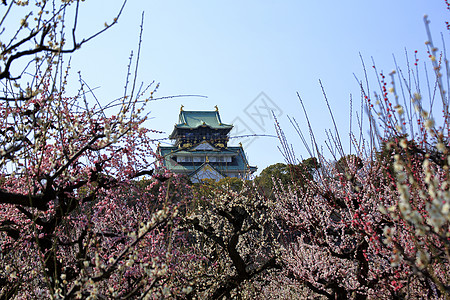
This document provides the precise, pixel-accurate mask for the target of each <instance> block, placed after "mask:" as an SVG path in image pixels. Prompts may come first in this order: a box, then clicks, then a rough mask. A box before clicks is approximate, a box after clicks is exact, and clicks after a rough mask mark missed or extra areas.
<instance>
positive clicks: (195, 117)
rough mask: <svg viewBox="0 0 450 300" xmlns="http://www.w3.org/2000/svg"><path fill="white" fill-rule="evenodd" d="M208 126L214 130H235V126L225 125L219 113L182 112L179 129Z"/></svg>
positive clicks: (177, 125)
mask: <svg viewBox="0 0 450 300" xmlns="http://www.w3.org/2000/svg"><path fill="white" fill-rule="evenodd" d="M204 125H207V126H209V127H211V128H214V129H228V128H230V129H231V128H233V125H228V124H223V123H222V121H221V120H220V115H219V112H218V111H184V110H182V111H180V116H179V118H178V124H176V127H177V128H198V127H200V126H204Z"/></svg>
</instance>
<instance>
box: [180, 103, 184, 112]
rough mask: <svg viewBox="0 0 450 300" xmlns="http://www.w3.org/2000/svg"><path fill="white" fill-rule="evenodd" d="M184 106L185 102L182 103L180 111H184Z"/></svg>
mask: <svg viewBox="0 0 450 300" xmlns="http://www.w3.org/2000/svg"><path fill="white" fill-rule="evenodd" d="M183 107H184V105H183V104H181V107H180V112H182V111H183Z"/></svg>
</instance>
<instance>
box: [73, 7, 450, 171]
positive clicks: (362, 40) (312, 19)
mask: <svg viewBox="0 0 450 300" xmlns="http://www.w3.org/2000/svg"><path fill="white" fill-rule="evenodd" d="M120 6H121V1H118V0H114V1H108V2H107V5H105V4H104V2H103V3H101V2H100V1H86V2H84V3H83V5H82V10H81V13H80V17H81V20H80V25H81V26H80V28H79V34H80V35H82V34H84V33H85V34H88V33H89V32H94V31H95V29H97V28H101V27H102V26H103V24H104V22H105V21H106V22H108V23H109V22H110V21H111V20H112V18H113V17H114V14H115V12H116V11H118V10H119V8H120ZM142 11H145V21H144V33H143V43H142V52H141V61H140V66H139V81H143V82H144V83H150V82H152V81H153V80H155V81H156V82H159V83H160V89H159V91H158V93H157V96H161V97H162V96H170V95H188V94H197V95H204V96H206V97H207V98H200V97H181V98H176V99H171V100H165V101H159V102H154V103H152V105H151V106H150V107H149V109H150V110H151V114H150V117H151V119H150V120H149V122H147V124H146V126H148V127H150V128H153V129H157V130H161V131H164V132H165V133H166V134H163V135H161V136H159V137H166V136H167V135H168V134H169V133H170V132H171V131H172V129H173V125H174V124H175V122H176V121H177V118H178V112H179V109H180V105H181V104H183V105H184V109H185V110H212V109H214V106H215V105H218V107H219V109H220V113H221V117H222V121H223V122H225V123H231V122H234V123H239V127H240V128H241V133H242V134H243V133H244V132H243V130H244V129H245V130H246V131H247V132H248V133H252V132H254V133H257V134H266V135H274V134H275V130H274V126H273V120H269V119H268V118H267V119H265V117H264V116H263V115H266V113H267V111H265V110H264V105H262V104H263V103H265V104H267V105H266V106H271V107H272V108H273V107H275V109H276V111H275V113H276V114H277V115H278V116H279V122H280V123H281V124H282V127H283V129H284V130H285V132H286V135H287V137H288V139H289V141H290V142H291V143H292V144H293V145H294V149H295V152H296V154H297V156H298V157H303V158H307V157H308V153H307V151H306V150H305V148H304V146H303V145H302V144H301V142H300V139H299V138H298V137H296V135H295V132H294V130H293V129H292V126H291V125H290V124H289V121H288V119H287V116H290V117H294V118H296V119H297V121H298V122H299V123H300V125H301V126H305V121H304V117H303V113H302V111H301V106H300V104H299V102H298V99H297V96H296V93H297V92H298V93H299V94H300V95H301V97H302V99H303V101H304V103H305V106H306V109H307V110H308V112H309V118H310V120H311V122H312V124H313V127H314V130H315V133H316V137H317V139H318V141H319V142H320V143H322V141H324V140H325V139H326V136H325V134H324V131H325V129H327V128H332V122H331V120H330V118H329V115H328V111H327V108H326V104H325V102H324V100H323V99H324V98H323V95H322V91H321V88H320V85H319V79H320V80H321V81H322V83H323V85H324V88H325V91H326V93H327V97H328V100H329V102H330V105H331V107H332V109H333V111H334V113H335V117H336V121H337V125H338V127H339V130H340V131H341V136H342V137H343V138H344V140H346V137H347V136H348V129H349V126H348V124H349V97H350V94H352V95H353V98H354V101H355V102H356V103H359V96H360V91H359V86H358V83H357V81H356V80H355V78H354V74H356V76H358V77H360V78H361V77H362V74H363V69H362V66H361V61H360V57H359V53H361V55H362V56H363V58H364V59H365V61H366V64H367V65H369V66H371V65H372V63H371V57H373V58H374V60H375V62H376V65H377V67H378V69H379V70H383V71H385V72H386V73H389V72H390V71H391V70H392V69H393V68H394V63H393V55H395V56H396V59H397V61H398V62H399V64H400V65H401V66H403V65H405V58H404V57H405V49H407V50H408V51H409V52H410V53H413V52H414V50H418V51H419V55H421V57H422V58H423V59H425V57H426V48H425V44H424V42H425V41H426V40H427V37H426V33H425V27H424V25H423V16H424V14H428V15H429V18H430V20H431V22H432V23H431V28H432V30H433V32H434V35H435V39H436V40H439V39H440V36H439V34H440V32H443V35H444V39H445V40H447V39H448V34H449V32H448V31H445V20H448V19H449V18H448V17H449V16H450V15H449V13H448V11H447V10H446V8H445V4H444V1H443V0H427V1H425V0H421V1H419V0H408V1H406V0H396V1H392V0H389V1H388V0H378V1H360V0H359V1H356V0H352V1H328V0H325V1H269V0H259V1H256V0H255V1H234V0H232V1H211V0H209V1H206V0H203V1H200V0H192V1H170V0H164V1H161V0H160V1H136V0H134V1H133V0H128V3H127V5H126V7H125V10H124V12H123V15H122V17H121V18H120V20H119V23H118V24H117V25H116V26H114V27H113V28H112V29H111V30H109V31H108V32H106V33H105V34H104V35H103V36H100V37H99V38H98V39H95V40H93V41H92V42H91V43H90V44H88V45H86V46H84V47H83V48H82V49H81V50H80V52H79V53H78V54H76V55H75V56H74V57H73V59H72V70H73V71H81V74H82V76H83V77H84V80H85V81H86V82H87V83H88V84H89V85H90V86H91V87H98V88H97V89H96V90H95V93H96V96H97V98H99V99H101V101H102V102H103V103H107V102H109V101H110V100H112V99H115V98H118V97H120V96H121V95H122V93H123V86H124V83H125V75H126V68H127V64H128V57H129V54H130V51H132V50H134V51H135V50H136V49H137V44H138V36H139V23H140V19H141V13H142ZM369 71H371V70H369ZM73 79H74V80H76V76H74V77H73ZM261 93H263V94H261ZM258 96H259V97H258ZM269 104H270V105H269ZM355 105H356V104H355ZM258 107H259V108H260V109H259V112H260V114H261V115H260V116H259V117H258V116H257V115H254V114H253V115H252V113H255V112H257V111H256V110H255V109H257V108H258ZM354 116H355V114H353V117H354ZM354 122H355V121H354ZM304 128H305V130H306V127H304ZM239 141H240V140H239V139H232V143H233V144H237V143H238V142H239ZM241 141H242V142H243V144H244V145H248V143H249V141H250V140H249V139H247V140H241ZM344 144H345V145H347V144H348V142H345V143H344ZM278 145H279V142H278V140H277V139H276V138H273V137H259V138H256V139H254V140H252V142H251V143H250V144H249V145H248V146H247V147H246V152H247V154H248V157H249V160H250V163H251V164H252V165H257V166H258V167H259V169H260V170H262V169H263V168H264V167H266V166H268V165H270V164H273V163H276V162H283V157H282V155H281V154H280V152H279V151H278V149H277V146H278ZM325 154H327V153H326V151H325Z"/></svg>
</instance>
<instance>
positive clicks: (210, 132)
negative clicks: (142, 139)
mask: <svg viewBox="0 0 450 300" xmlns="http://www.w3.org/2000/svg"><path fill="white" fill-rule="evenodd" d="M215 108H216V109H215V111H185V110H183V106H181V109H180V113H179V116H178V123H177V124H175V126H174V129H173V131H172V133H171V134H170V136H169V138H170V139H171V140H172V141H173V142H174V144H173V146H158V149H157V153H158V154H159V155H160V156H162V157H163V158H164V160H163V161H162V166H161V167H165V168H167V169H169V170H170V171H172V172H174V173H177V174H184V175H186V176H188V177H189V178H190V179H191V181H192V182H200V181H201V180H202V179H205V178H210V179H214V180H220V179H221V178H224V177H238V178H241V179H249V177H250V175H251V174H253V173H254V172H255V171H256V169H257V168H256V167H251V166H249V164H248V161H247V157H246V155H245V152H244V149H243V148H242V145H239V146H228V140H229V133H230V131H231V129H233V125H229V124H224V123H222V121H221V118H220V114H219V109H218V108H217V106H216V107H215Z"/></svg>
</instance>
